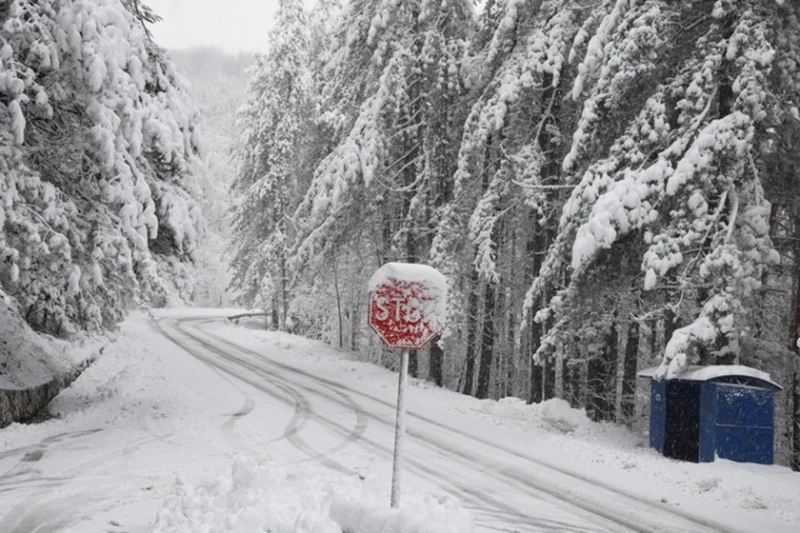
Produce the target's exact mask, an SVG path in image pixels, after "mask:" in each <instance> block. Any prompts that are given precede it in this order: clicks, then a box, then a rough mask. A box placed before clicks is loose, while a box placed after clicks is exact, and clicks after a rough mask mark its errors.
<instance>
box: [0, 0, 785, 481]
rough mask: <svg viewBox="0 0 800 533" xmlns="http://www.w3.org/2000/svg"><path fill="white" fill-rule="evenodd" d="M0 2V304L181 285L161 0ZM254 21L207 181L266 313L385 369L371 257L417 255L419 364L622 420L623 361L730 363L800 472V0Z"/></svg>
mask: <svg viewBox="0 0 800 533" xmlns="http://www.w3.org/2000/svg"><path fill="white" fill-rule="evenodd" d="M3 6H5V7H0V22H2V27H3V31H2V36H0V105H1V106H3V108H4V109H5V110H6V112H5V113H2V112H0V136H2V144H0V169H2V175H3V179H2V181H0V191H2V199H3V202H2V205H0V227H2V232H0V291H2V294H0V297H5V298H8V299H11V300H13V302H14V304H15V306H16V307H17V309H18V312H19V314H20V315H22V316H23V317H24V318H25V319H26V321H27V322H28V323H29V324H30V325H31V326H32V327H34V329H36V330H37V331H40V332H42V333H47V334H52V335H57V336H68V335H69V334H70V333H71V332H72V331H84V330H88V331H92V330H99V329H104V328H111V327H113V324H114V323H115V322H117V321H119V320H121V319H122V318H123V317H124V314H125V310H126V309H128V308H130V307H131V306H132V305H167V304H169V303H170V300H171V299H172V298H173V297H176V296H175V295H181V294H183V295H184V297H185V298H188V299H191V298H192V292H193V278H194V277H195V274H194V273H193V266H192V265H195V266H196V265H197V264H198V263H199V262H200V260H199V255H201V254H202V253H206V254H208V252H207V251H206V252H203V251H202V248H203V247H205V246H208V244H206V243H207V242H209V237H215V239H214V240H213V242H214V243H215V244H214V245H213V246H214V247H215V249H217V250H218V248H219V246H218V245H219V240H220V239H219V234H218V233H219V231H221V230H222V228H219V227H218V228H217V229H216V230H215V229H214V227H212V226H213V225H212V224H210V223H209V222H211V221H210V220H208V218H209V217H208V213H207V212H208V209H207V207H206V206H207V205H208V200H209V198H208V196H209V192H208V191H209V187H220V183H209V178H210V177H213V176H215V174H214V173H212V172H209V162H208V160H209V155H208V153H206V151H207V152H210V153H211V157H213V153H214V149H215V148H214V146H213V145H212V146H210V147H208V148H207V150H204V148H203V142H202V132H201V128H200V127H199V125H198V124H199V123H200V118H199V114H200V112H199V110H198V109H197V107H196V105H195V103H194V102H193V100H192V98H191V96H190V94H189V93H188V91H187V90H186V89H185V87H184V85H183V82H182V81H181V79H180V77H179V76H178V75H177V73H176V70H175V67H174V66H173V64H172V62H171V61H170V60H169V59H168V57H167V55H166V52H165V51H164V50H162V49H160V48H159V47H158V46H157V45H155V44H154V43H153V42H152V39H150V38H149V32H148V29H147V28H148V25H149V24H150V23H152V22H154V21H155V19H156V18H157V17H156V15H155V14H154V13H152V12H151V11H150V10H149V9H147V8H146V7H145V6H144V5H143V4H142V3H141V2H139V1H138V0H94V1H92V2H88V1H73V2H59V1H57V0H43V1H35V0H27V1H26V0H16V1H15V2H14V3H13V4H11V6H12V7H11V8H9V7H8V6H9V4H3ZM266 39H267V40H268V45H269V49H268V51H267V52H266V53H263V54H259V55H257V56H256V59H255V63H254V65H253V66H252V67H251V69H250V71H249V75H250V79H249V83H248V88H247V94H246V98H245V102H244V104H243V105H242V106H241V108H240V109H239V110H238V112H237V113H236V128H235V129H236V131H237V132H238V134H239V136H238V138H237V139H235V140H233V141H232V142H231V143H229V145H230V146H232V147H234V149H233V154H232V165H231V168H232V174H233V175H232V176H230V177H227V176H224V177H219V180H220V181H222V182H224V184H225V185H226V188H227V183H228V181H229V182H230V191H229V194H230V204H231V207H230V209H231V212H230V217H231V219H230V220H231V221H232V222H231V227H230V228H225V230H226V232H228V233H230V235H227V234H226V235H225V240H228V241H229V243H228V246H229V253H230V264H229V265H227V264H226V265H225V266H224V268H225V270H227V271H228V272H229V273H230V276H231V284H230V292H231V293H232V294H235V295H236V296H237V298H238V302H239V303H240V304H241V305H242V306H245V307H251V308H258V309H263V310H265V311H266V312H267V313H268V321H267V325H268V327H270V328H272V329H278V330H286V331H289V332H292V333H296V334H300V335H304V336H308V337H313V338H320V339H324V340H326V341H328V342H330V343H331V344H333V345H335V346H338V347H339V348H342V349H345V350H349V351H352V352H357V353H359V354H360V356H361V357H362V358H365V359H368V360H371V361H375V362H379V363H380V364H383V365H385V366H388V367H390V368H395V367H396V365H397V360H398V358H397V355H396V354H394V353H392V352H390V351H388V350H385V349H383V348H382V347H381V346H380V343H379V341H378V339H377V338H376V337H375V336H374V334H372V333H371V332H370V331H369V329H368V326H367V323H366V318H365V312H366V292H365V290H366V284H367V280H368V279H369V277H370V276H371V275H372V274H373V273H374V272H375V270H377V268H378V267H380V266H381V265H382V264H384V263H386V262H388V261H403V262H413V263H425V264H428V265H431V266H434V267H435V268H437V269H438V270H440V271H441V272H442V273H444V274H445V275H446V277H447V279H448V283H449V305H448V320H447V327H446V329H445V331H444V332H443V333H442V334H441V336H440V337H439V338H437V339H436V340H435V341H434V342H432V343H431V344H430V345H429V346H428V347H427V348H426V349H424V350H420V351H418V352H416V353H412V357H411V364H410V372H411V373H412V375H413V376H414V377H416V378H418V379H421V380H428V381H430V382H432V383H434V384H436V385H439V386H442V387H447V388H451V389H454V390H458V391H461V392H463V393H464V394H468V395H474V396H476V397H478V398H503V397H506V396H516V397H520V398H525V399H526V400H528V401H529V402H539V401H542V400H545V399H548V398H552V397H561V398H564V399H566V400H568V401H569V402H570V403H571V404H572V405H573V406H575V407H583V408H585V409H586V411H587V413H588V414H589V415H590V416H591V417H592V418H593V419H594V420H598V421H609V422H615V423H620V424H626V425H631V426H636V425H637V424H642V423H643V422H642V421H643V420H645V419H646V412H643V411H642V408H641V405H642V395H646V386H647V384H646V383H642V382H641V380H637V378H636V374H637V372H638V371H640V370H642V369H645V368H649V367H656V366H658V367H659V371H660V373H661V375H663V376H667V377H671V376H675V375H678V374H680V372H681V371H682V370H684V369H685V368H686V367H688V366H689V365H695V364H700V365H716V364H741V365H747V366H751V367H754V368H757V369H760V370H764V371H767V372H769V373H770V375H771V376H772V378H773V379H774V380H775V381H777V382H778V383H780V384H781V385H782V386H783V388H784V391H783V392H782V393H780V394H779V395H778V402H777V423H778V424H779V431H778V435H777V438H776V441H777V445H778V450H777V454H776V458H777V460H778V461H779V462H782V463H784V464H790V465H792V467H793V468H794V469H796V470H800V348H799V347H798V337H800V176H798V173H797V170H796V169H798V168H800V150H798V149H797V146H800V5H798V3H797V2H795V1H793V0H682V1H680V2H675V1H668V0H601V1H597V0H487V1H486V2H485V3H484V4H483V5H481V6H480V8H477V7H476V6H475V5H474V3H473V1H472V0H407V1H398V0H351V1H350V2H346V3H340V2H339V1H338V0H318V1H317V2H316V3H315V4H314V5H312V6H310V7H307V6H306V3H305V2H303V1H302V0H281V2H280V8H279V11H278V18H277V20H276V22H275V25H274V29H273V30H271V31H270V32H269V34H268V35H267V36H266ZM201 178H202V179H201ZM203 181H205V182H206V183H205V184H204V183H203ZM212 181H213V180H212ZM226 194H228V191H226ZM204 202H205V203H204ZM214 209H215V210H217V211H218V210H219V206H218V205H215V207H214ZM217 215H218V213H217ZM217 215H215V216H217ZM203 219H206V220H205V222H204V220H203ZM216 220H218V218H217V219H216ZM218 226H220V225H218ZM215 232H216V233H215ZM215 268H217V269H219V268H221V267H220V266H219V265H217V266H216V267H215Z"/></svg>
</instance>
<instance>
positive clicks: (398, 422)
mask: <svg viewBox="0 0 800 533" xmlns="http://www.w3.org/2000/svg"><path fill="white" fill-rule="evenodd" d="M406 381H408V350H403V353H402V355H401V359H400V383H399V384H398V386H397V416H396V418H395V426H394V461H393V463H392V507H400V467H401V466H402V465H401V460H402V453H403V435H404V434H405V432H406V420H405V414H406V408H405V402H404V400H405V395H406Z"/></svg>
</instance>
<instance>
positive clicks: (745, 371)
mask: <svg viewBox="0 0 800 533" xmlns="http://www.w3.org/2000/svg"><path fill="white" fill-rule="evenodd" d="M658 368H659V367H657V366H654V367H653V368H646V369H644V370H642V371H640V372H639V373H637V374H636V375H637V376H638V377H640V378H650V379H653V376H654V375H655V373H656V370H658ZM737 377H739V378H742V377H743V378H750V379H749V380H748V381H755V382H756V384H758V385H767V386H768V387H769V388H774V389H775V390H783V387H781V386H780V385H778V384H777V383H775V382H774V381H772V378H770V376H769V374H767V373H766V372H763V371H761V370H757V369H755V368H751V367H749V366H744V365H711V366H699V365H693V366H690V367H688V368H687V369H686V370H684V371H683V372H681V374H680V375H678V376H676V377H675V378H674V379H681V380H685V381H728V380H726V379H724V378H737ZM758 382H763V383H758Z"/></svg>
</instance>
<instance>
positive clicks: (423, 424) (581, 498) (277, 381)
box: [159, 316, 735, 533]
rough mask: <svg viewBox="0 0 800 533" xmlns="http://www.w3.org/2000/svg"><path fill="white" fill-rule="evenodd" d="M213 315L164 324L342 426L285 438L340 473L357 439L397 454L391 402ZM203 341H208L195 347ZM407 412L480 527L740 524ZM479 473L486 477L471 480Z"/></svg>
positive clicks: (421, 466)
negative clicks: (239, 333) (336, 411)
mask: <svg viewBox="0 0 800 533" xmlns="http://www.w3.org/2000/svg"><path fill="white" fill-rule="evenodd" d="M210 321H212V320H211V319H209V318H208V317H207V316H206V317H203V318H182V319H178V320H174V321H173V320H162V321H160V322H159V328H160V329H161V330H162V331H163V332H164V334H165V335H167V336H169V337H170V338H171V339H172V340H173V341H174V342H176V343H178V344H179V345H181V346H182V347H183V348H184V349H186V350H187V351H189V352H190V353H192V354H193V355H195V356H196V357H199V358H201V359H204V360H205V361H206V362H207V363H208V364H212V365H216V366H217V367H218V368H219V369H220V370H222V371H224V372H227V373H230V374H231V375H234V376H236V377H237V378H239V379H245V380H246V381H247V382H248V383H250V384H252V385H255V384H257V383H258V384H260V385H257V386H259V387H261V388H262V389H264V390H265V391H266V392H268V393H269V392H270V390H273V391H274V390H275V389H280V390H282V391H283V394H279V395H277V396H276V397H277V398H278V399H279V400H281V401H292V402H295V403H297V402H299V403H301V404H305V405H306V410H305V411H304V412H303V415H302V416H303V417H304V418H305V419H313V420H314V421H315V422H316V423H319V424H321V425H324V426H326V427H327V428H328V429H329V430H331V431H334V432H338V433H339V435H340V437H341V439H342V440H341V442H340V444H339V445H337V446H335V447H333V448H330V449H327V450H325V451H324V452H320V451H318V450H316V449H315V447H314V443H309V442H306V441H305V440H304V439H303V438H302V436H301V435H300V434H301V433H302V431H301V430H302V427H299V428H296V430H293V431H291V432H289V435H290V436H287V438H290V439H292V440H291V442H292V444H293V445H295V446H296V447H297V448H298V449H300V450H301V451H303V452H304V453H306V454H307V455H308V456H309V457H310V458H312V459H315V460H318V461H319V462H320V463H321V464H323V465H324V466H326V467H329V468H332V469H334V470H338V471H340V472H341V473H343V474H348V475H349V474H353V473H354V472H353V471H352V469H350V468H349V467H347V466H345V465H343V464H342V463H340V462H339V461H337V459H336V454H337V452H339V451H340V450H342V449H344V448H345V447H347V446H350V445H353V444H358V445H359V446H362V447H365V448H369V449H371V450H372V451H375V452H378V453H380V454H382V455H384V456H388V457H390V456H391V452H392V450H391V446H390V444H391V443H388V442H386V441H382V440H380V439H377V438H375V437H374V436H370V435H369V434H368V433H367V431H366V430H367V423H368V421H374V422H375V423H376V424H378V425H379V426H384V427H386V428H389V427H393V426H394V420H393V413H394V405H392V404H391V403H389V402H386V401H385V400H383V399H381V398H376V397H374V396H371V395H369V394H366V393H364V392H363V391H359V390H354V389H351V388H349V387H347V386H344V385H342V384H339V383H336V382H335V381H331V380H330V379H327V378H321V377H318V376H315V375H312V374H310V373H308V372H305V371H303V370H301V369H298V368H295V367H292V366H290V365H287V364H284V363H280V362H277V361H274V360H271V359H270V358H269V357H268V356H267V355H266V354H263V353H259V352H258V351H255V350H251V349H249V348H247V347H244V346H241V345H239V344H237V343H235V342H232V341H230V340H227V339H224V338H221V337H219V336H217V335H214V334H213V333H210V332H209V331H204V330H203V325H204V324H205V323H208V322H210ZM193 343H194V344H193ZM198 346H199V347H202V349H198ZM196 352H199V353H196ZM288 397H291V400H289V399H288ZM312 398H316V399H317V400H318V399H323V400H325V401H326V402H330V403H332V404H336V405H339V406H340V407H342V408H343V409H349V410H351V411H352V413H353V414H354V419H355V421H356V422H355V424H354V425H353V424H344V423H342V421H341V419H339V418H335V417H330V416H327V415H326V414H324V413H316V412H312V411H310V410H308V409H307V406H308V405H310V404H311V402H312ZM409 419H410V420H409V426H410V429H409V430H408V436H409V438H410V439H411V440H412V441H413V442H414V443H415V445H418V446H422V447H424V448H425V449H426V450H427V451H428V452H430V454H432V455H435V456H438V457H442V458H445V460H446V462H447V465H448V467H449V469H450V470H451V472H452V471H458V472H463V473H465V475H463V476H462V475H459V476H450V477H448V476H446V475H443V472H442V470H441V469H440V468H439V465H437V464H436V463H431V462H430V461H425V460H420V459H417V458H415V457H413V456H411V454H409V455H408V456H407V457H406V465H407V468H408V470H410V471H411V472H412V473H413V474H414V475H417V476H419V477H422V478H425V479H427V480H429V481H432V482H435V483H436V484H437V485H438V486H440V487H441V488H442V489H443V490H445V491H447V492H449V493H452V494H454V495H456V496H457V497H459V498H460V499H462V501H464V503H465V505H466V506H467V507H468V508H470V509H471V510H472V512H473V513H474V514H475V516H476V521H477V522H478V524H479V526H483V527H482V529H485V530H497V531H518V532H523V531H524V532H540V531H575V532H581V531H583V532H590V531H591V532H598V531H613V532H617V531H619V532H624V531H637V532H642V533H650V532H665V533H668V532H698V533H706V532H712V531H725V532H731V533H735V530H732V529H731V528H730V527H729V526H727V525H723V524H718V523H716V522H714V521H711V520H708V519H705V518H704V517H700V516H696V515H693V514H691V513H687V512H684V511H682V510H680V509H675V508H673V507H671V506H669V505H667V504H664V503H661V502H658V501H651V500H647V499H645V498H641V497H638V496H637V495H635V494H630V493H626V492H623V491H620V490H619V489H617V488H615V487H613V486H611V485H609V484H607V483H604V482H602V481H600V480H594V479H591V478H589V477H587V476H585V475H583V474H581V473H579V472H573V471H569V470H566V469H564V468H560V467H558V466H556V465H553V464H548V463H546V462H543V461H541V460H538V459H536V458H533V457H529V456H526V455H524V454H521V453H519V452H518V451H516V450H513V449H510V448H507V447H504V446H501V445H498V444H497V443H494V442H491V441H489V440H487V439H484V438H481V437H480V436H478V435H472V434H469V433H465V432H464V431H461V430H459V429H457V428H454V427H450V426H448V425H446V424H442V423H440V422H437V421H435V420H433V419H430V418H428V417H426V416H424V415H423V414H420V413H414V412H409ZM412 421H413V423H412ZM466 474H468V475H466ZM459 478H460V479H459ZM481 478H483V479H485V480H486V483H485V484H482V483H480V482H478V483H476V482H475V480H476V479H477V480H480V479H481ZM481 486H486V487H498V486H502V487H503V494H493V493H492V492H490V491H488V490H485V489H482V488H481ZM609 502H614V505H609ZM542 504H548V505H553V506H556V507H558V508H560V509H561V510H563V511H564V512H566V513H567V514H569V515H572V516H574V517H575V519H576V520H575V522H574V523H573V522H572V521H569V522H567V521H559V520H554V519H552V518H551V517H547V518H543V517H537V516H535V514H536V512H535V509H536V508H537V506H538V505H542Z"/></svg>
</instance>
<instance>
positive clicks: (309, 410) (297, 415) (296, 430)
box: [159, 319, 366, 476]
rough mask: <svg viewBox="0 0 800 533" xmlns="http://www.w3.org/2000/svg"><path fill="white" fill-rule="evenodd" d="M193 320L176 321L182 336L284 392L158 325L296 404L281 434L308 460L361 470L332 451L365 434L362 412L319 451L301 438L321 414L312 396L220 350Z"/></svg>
mask: <svg viewBox="0 0 800 533" xmlns="http://www.w3.org/2000/svg"><path fill="white" fill-rule="evenodd" d="M191 320H192V319H179V320H176V321H175V322H176V329H177V330H178V331H180V332H181V333H182V334H183V335H185V336H187V337H189V338H190V339H192V340H193V341H194V342H196V343H198V344H200V345H201V346H202V347H203V349H205V350H206V351H208V352H211V353H213V354H215V355H217V356H218V357H220V358H222V359H223V360H225V361H227V362H229V363H232V364H234V365H236V366H238V367H245V368H246V369H247V370H249V371H250V372H253V373H256V374H257V375H259V376H260V377H261V378H262V379H264V380H265V381H267V382H268V383H269V384H270V385H271V386H272V387H273V388H274V389H277V390H279V391H281V392H282V393H283V394H278V393H276V392H275V391H274V390H270V389H268V388H265V387H264V386H263V383H261V382H259V381H257V380H253V379H252V378H251V377H249V376H247V375H242V374H241V373H236V372H235V371H233V370H231V369H230V368H228V367H227V366H225V365H221V364H219V361H217V360H215V359H212V358H206V357H204V356H203V355H201V354H198V353H197V351H196V350H195V349H193V348H192V347H190V346H189V345H188V344H187V343H185V342H181V341H180V340H179V339H177V338H176V337H175V336H173V335H170V334H169V333H168V332H166V331H164V328H162V327H161V326H160V325H159V328H160V329H161V330H162V331H164V333H165V335H166V336H167V337H168V338H170V340H172V341H173V342H174V343H176V344H178V345H179V346H180V347H181V348H183V349H184V350H186V351H188V352H189V353H190V354H192V355H193V356H195V357H197V358H198V359H200V360H202V361H203V362H205V363H206V364H209V365H212V366H214V367H215V368H217V369H219V370H220V371H222V372H225V373H227V374H229V375H231V376H234V377H236V378H238V379H240V380H242V381H244V382H246V383H248V384H250V385H252V386H254V387H256V388H258V389H259V390H261V391H262V392H265V393H267V394H269V395H270V396H272V397H273V398H275V399H277V400H279V401H281V402H283V403H285V404H287V405H289V406H294V414H293V416H292V418H291V420H290V421H289V423H288V424H287V425H286V427H285V428H284V432H283V435H282V436H281V437H279V438H280V439H286V440H287V441H288V442H289V443H290V444H292V446H294V447H295V448H296V449H298V450H300V451H301V452H303V454H305V455H306V456H307V457H308V458H309V459H311V460H315V461H318V462H319V463H321V464H322V465H324V466H326V467H328V468H331V469H333V470H336V471H339V472H341V473H343V474H345V475H348V476H352V475H359V473H358V472H356V471H355V470H352V469H350V468H348V467H347V466H345V465H343V464H341V463H340V462H338V461H336V460H334V459H332V458H331V454H332V453H335V452H336V451H339V450H341V449H343V448H345V447H347V446H348V445H349V444H350V443H352V442H354V441H355V440H358V438H359V436H360V434H363V432H364V430H365V429H366V419H365V418H364V417H362V416H360V415H358V414H357V415H356V420H357V422H356V425H355V427H354V428H352V429H350V430H349V431H348V432H347V435H346V436H345V438H344V440H343V441H342V442H340V443H338V444H337V445H336V446H334V447H333V448H332V449H330V450H327V451H325V452H320V451H317V450H314V448H313V447H312V446H310V445H309V444H308V443H307V442H306V441H305V440H304V439H303V438H301V437H300V432H301V430H302V429H303V428H304V427H305V426H306V425H307V423H308V422H309V421H310V420H316V419H318V418H319V417H318V416H317V415H315V413H314V410H313V407H312V406H311V403H310V401H309V399H308V398H307V397H306V396H305V395H304V394H302V392H300V391H298V390H297V389H296V388H294V387H292V386H290V385H288V384H286V383H284V382H282V381H281V380H279V379H278V378H276V377H275V376H272V375H269V374H266V373H263V371H261V370H260V369H258V368H256V367H255V366H252V365H250V366H248V365H247V363H246V362H243V361H240V360H239V359H237V358H234V357H232V356H231V355H230V354H228V353H227V352H225V351H224V350H222V349H220V348H219V347H218V346H215V345H214V344H213V343H211V342H209V341H208V340H207V339H203V338H202V337H200V336H199V335H197V334H196V333H190V332H188V331H186V329H184V328H183V327H182V324H183V323H184V322H188V321H191Z"/></svg>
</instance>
